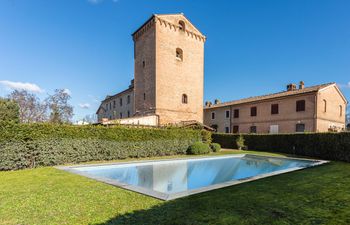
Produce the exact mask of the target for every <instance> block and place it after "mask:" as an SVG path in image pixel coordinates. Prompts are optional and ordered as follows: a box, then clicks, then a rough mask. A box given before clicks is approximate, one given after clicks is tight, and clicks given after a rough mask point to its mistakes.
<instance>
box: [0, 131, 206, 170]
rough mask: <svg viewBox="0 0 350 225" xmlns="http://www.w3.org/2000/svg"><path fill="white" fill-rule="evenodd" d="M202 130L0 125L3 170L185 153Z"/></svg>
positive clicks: (199, 137)
mask: <svg viewBox="0 0 350 225" xmlns="http://www.w3.org/2000/svg"><path fill="white" fill-rule="evenodd" d="M201 139H202V135H201V132H200V131H199V130H190V129H176V128H171V129H140V128H124V127H110V128H108V127H96V126H82V127H78V126H69V125H52V124H0V170H16V169H24V168H34V167H38V166H54V165H61V164H67V163H80V162H87V161H98V160H114V159H124V158H128V157H150V156H163V155H175V154H186V151H187V148H188V146H189V145H191V144H193V143H194V142H196V141H200V140H201Z"/></svg>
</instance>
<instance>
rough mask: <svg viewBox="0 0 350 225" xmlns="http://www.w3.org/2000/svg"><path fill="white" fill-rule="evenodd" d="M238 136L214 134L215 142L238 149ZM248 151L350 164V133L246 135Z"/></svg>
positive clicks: (224, 146)
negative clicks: (279, 153) (278, 153)
mask: <svg viewBox="0 0 350 225" xmlns="http://www.w3.org/2000/svg"><path fill="white" fill-rule="evenodd" d="M237 137H239V135H235V134H220V133H216V134H213V142H216V143H219V144H221V146H222V147H223V148H232V149H237V144H236V139H237ZM243 137H244V139H245V145H246V146H247V148H248V149H249V150H255V151H268V152H281V153H287V154H294V155H300V156H309V157H316V158H321V159H327V160H338V161H345V162H350V133H349V132H343V133H302V134H274V135H273V134H264V135H260V134H258V135H257V134H255V135H254V134H243Z"/></svg>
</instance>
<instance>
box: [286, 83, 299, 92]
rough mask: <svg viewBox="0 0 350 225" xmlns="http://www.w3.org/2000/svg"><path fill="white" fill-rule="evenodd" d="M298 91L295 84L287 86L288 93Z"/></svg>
mask: <svg viewBox="0 0 350 225" xmlns="http://www.w3.org/2000/svg"><path fill="white" fill-rule="evenodd" d="M296 89H297V86H296V85H295V84H288V85H287V91H295V90H296Z"/></svg>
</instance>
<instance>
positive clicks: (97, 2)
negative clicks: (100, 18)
mask: <svg viewBox="0 0 350 225" xmlns="http://www.w3.org/2000/svg"><path fill="white" fill-rule="evenodd" d="M87 1H88V2H89V3H90V4H93V5H97V4H99V3H102V2H103V1H105V0H87ZM112 2H113V3H117V2H119V0H112Z"/></svg>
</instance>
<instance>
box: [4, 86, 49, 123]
mask: <svg viewBox="0 0 350 225" xmlns="http://www.w3.org/2000/svg"><path fill="white" fill-rule="evenodd" d="M8 98H9V99H11V100H13V101H14V102H16V103H17V104H18V106H19V117H20V121H21V122H22V123H35V122H44V121H46V119H47V105H46V104H45V103H42V102H41V101H40V99H39V98H38V97H36V96H35V95H34V94H31V93H29V92H27V91H24V90H23V91H18V90H16V91H13V92H12V93H11V94H10V95H9V96H8Z"/></svg>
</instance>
